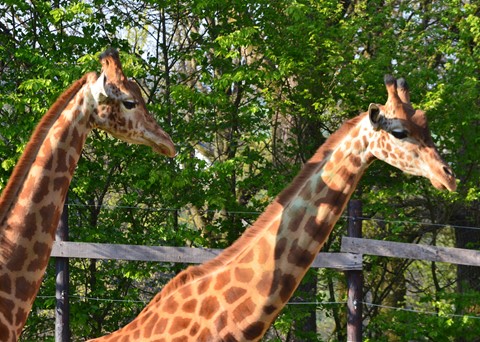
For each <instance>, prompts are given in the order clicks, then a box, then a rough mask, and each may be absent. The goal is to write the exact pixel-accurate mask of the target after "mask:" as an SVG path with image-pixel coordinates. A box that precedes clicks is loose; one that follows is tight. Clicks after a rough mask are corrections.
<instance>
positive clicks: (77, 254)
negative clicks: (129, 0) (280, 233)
mask: <svg viewBox="0 0 480 342" xmlns="http://www.w3.org/2000/svg"><path fill="white" fill-rule="evenodd" d="M221 252H222V250H221V249H208V248H189V247H166V246H138V245H121V244H105V243H87V242H70V241H55V243H54V244H53V249H52V254H51V256H52V257H63V258H84V259H113V260H132V261H156V262H175V263H189V264H200V263H203V262H205V261H207V260H210V259H213V258H214V257H215V256H217V255H218V254H220V253H221ZM312 267H315V268H335V269H339V270H342V271H349V270H361V269H362V257H361V256H359V255H357V254H351V253H319V254H318V255H317V257H316V259H315V261H314V262H313V264H312Z"/></svg>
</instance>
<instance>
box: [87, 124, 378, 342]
mask: <svg viewBox="0 0 480 342" xmlns="http://www.w3.org/2000/svg"><path fill="white" fill-rule="evenodd" d="M364 118H365V116H360V117H357V118H356V119H353V120H351V121H350V122H348V123H347V124H346V125H344V126H343V128H342V129H340V130H339V131H338V132H337V133H336V134H335V135H333V136H332V137H330V139H329V140H328V141H327V142H326V143H325V144H324V145H323V146H322V147H321V148H320V149H319V151H318V152H317V153H316V154H315V156H314V157H313V158H312V159H311V160H310V161H309V162H308V163H307V164H306V165H305V167H304V168H303V170H302V172H301V173H300V174H299V175H298V176H297V178H296V179H295V180H294V181H293V183H292V184H291V185H290V186H289V187H288V188H287V189H286V190H284V191H283V192H282V193H281V194H280V195H279V196H278V197H277V198H276V200H275V201H274V202H273V203H272V204H270V205H269V206H268V208H267V210H266V211H265V212H264V213H263V214H262V216H261V217H260V218H259V219H258V220H257V222H256V223H255V224H254V225H253V226H252V227H251V228H249V229H248V230H247V231H246V232H245V233H244V234H243V235H242V237H240V238H239V239H238V240H237V241H236V242H235V243H234V244H233V245H232V246H231V247H229V248H228V249H227V250H225V251H224V252H223V253H222V254H221V255H219V256H218V257H217V258H215V259H214V260H212V261H210V262H208V263H206V264H204V265H201V266H197V267H191V268H188V269H187V270H186V271H184V272H182V273H180V274H179V275H178V276H177V277H176V278H175V279H173V280H172V281H171V282H170V283H169V284H167V285H166V286H165V288H164V289H163V291H162V292H160V293H159V294H158V295H157V296H156V297H155V298H154V299H153V300H152V301H151V302H150V304H149V305H148V306H147V307H146V308H145V309H144V310H143V311H142V312H141V313H140V315H138V316H137V318H136V319H135V320H133V321H132V322H131V323H129V324H128V325H127V326H125V327H124V328H122V329H121V330H118V331H116V332H114V333H113V334H111V335H109V336H105V337H103V338H99V339H96V340H95V341H116V340H119V339H120V338H121V337H122V338H125V341H135V339H136V338H137V339H142V340H144V341H153V340H157V339H161V337H163V338H165V337H166V340H174V339H175V338H178V340H185V341H200V340H205V341H230V340H231V341H257V340H259V339H260V338H261V337H262V336H263V334H264V333H265V331H266V329H268V327H269V326H270V324H271V323H272V322H273V320H274V319H275V317H276V316H277V315H278V313H279V312H280V310H281V309H282V308H283V307H284V306H285V304H286V303H287V301H288V300H289V298H290V296H291V295H292V293H293V291H294V290H295V289H296V288H297V286H298V284H299V283H300V281H301V279H302V278H303V276H304V275H305V273H306V271H307V270H308V268H309V266H310V265H311V263H312V262H313V259H314V258H315V256H316V254H317V253H318V252H319V250H320V249H321V247H322V245H323V244H324V242H325V240H326V239H327V237H328V235H329V234H330V232H331V230H332V228H333V226H334V224H335V222H336V221H337V220H338V218H339V216H340V214H341V213H342V211H343V209H344V207H345V205H346V203H347V202H348V199H349V198H350V196H351V195H352V193H353V191H354V190H355V187H356V185H357V183H358V181H359V179H360V178H361V176H362V174H363V172H364V170H365V169H366V167H367V166H368V165H369V164H370V163H371V162H372V161H373V160H374V158H373V156H372V155H370V154H369V153H367V152H365V151H366V150H367V146H366V141H364V140H362V139H360V137H359V134H360V131H361V125H362V123H363V122H365V120H363V119H364ZM367 120H368V118H367ZM127 336H128V338H127Z"/></svg>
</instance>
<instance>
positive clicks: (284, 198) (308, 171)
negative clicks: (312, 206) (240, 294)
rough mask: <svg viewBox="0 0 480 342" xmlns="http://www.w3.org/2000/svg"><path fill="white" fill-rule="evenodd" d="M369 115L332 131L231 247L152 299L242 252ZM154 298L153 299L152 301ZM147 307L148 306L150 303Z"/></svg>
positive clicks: (207, 272) (167, 292)
mask: <svg viewBox="0 0 480 342" xmlns="http://www.w3.org/2000/svg"><path fill="white" fill-rule="evenodd" d="M365 115H366V113H362V114H360V115H359V116H357V117H354V118H353V119H350V120H348V121H346V122H345V123H344V124H343V125H342V126H341V127H340V128H339V129H338V130H337V131H336V132H334V133H333V134H332V135H330V136H329V137H328V139H327V141H325V143H324V144H322V146H320V148H319V149H318V150H317V151H316V152H315V154H314V155H313V157H312V158H310V159H309V160H308V161H307V163H306V164H305V165H304V166H303V168H302V170H301V171H300V173H299V174H298V175H297V176H296V177H295V178H294V180H293V181H292V182H291V183H290V185H289V186H288V187H287V188H286V189H284V190H283V191H282V192H281V193H280V194H279V195H278V196H277V197H276V198H275V200H274V201H273V202H272V203H270V204H269V205H268V206H267V208H266V209H265V211H264V212H263V213H262V214H261V215H260V217H259V218H258V219H257V220H256V221H255V222H254V223H253V224H252V226H251V227H249V228H247V230H246V231H245V233H244V234H243V235H242V236H241V237H240V238H239V239H238V240H237V241H235V242H234V243H233V244H232V245H231V246H230V247H228V248H227V249H225V250H224V251H223V252H222V253H221V254H219V255H218V256H217V257H215V258H214V259H212V260H209V261H207V262H206V263H204V264H201V265H197V266H190V267H188V268H187V269H185V270H184V271H182V272H180V273H179V274H178V275H177V276H176V277H175V278H173V279H172V280H171V281H170V282H169V283H167V284H166V285H165V286H164V288H163V289H162V291H161V292H160V293H159V294H157V295H156V297H155V299H154V300H153V301H159V300H161V299H162V298H164V297H167V296H168V295H170V294H171V293H173V292H174V291H176V290H177V289H178V288H180V287H181V286H183V285H186V284H187V283H189V282H191V281H195V280H197V279H199V278H201V277H203V276H205V275H207V274H209V273H211V272H214V271H215V270H217V269H218V268H220V267H222V266H224V265H226V264H228V262H229V261H230V260H232V258H234V257H235V256H236V255H238V253H239V252H241V251H242V250H244V249H245V247H248V246H250V245H251V244H250V243H251V242H252V240H253V239H254V238H255V237H256V236H258V233H259V232H261V231H262V230H263V228H264V226H265V225H266V224H268V223H269V222H270V221H271V218H272V217H274V216H276V215H278V214H279V213H280V212H281V211H282V210H283V207H284V206H285V204H287V203H288V202H289V200H290V199H291V198H292V197H293V196H294V195H295V194H296V192H297V191H298V190H297V189H299V188H300V185H301V184H303V183H304V182H305V181H306V180H307V179H309V178H310V177H311V175H312V174H313V173H314V172H316V171H317V170H318V168H319V167H320V166H322V167H323V164H324V163H325V161H326V160H328V158H329V157H330V154H331V151H332V149H333V148H334V147H335V146H336V145H337V144H338V143H339V142H340V141H341V140H342V138H343V137H344V136H345V135H347V133H348V132H350V130H351V129H352V128H353V127H355V126H356V125H357V123H358V122H359V121H360V120H361V119H362V118H363V117H364V116H365ZM153 301H152V302H153ZM147 307H148V306H147Z"/></svg>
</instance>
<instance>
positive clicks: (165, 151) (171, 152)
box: [151, 143, 177, 158]
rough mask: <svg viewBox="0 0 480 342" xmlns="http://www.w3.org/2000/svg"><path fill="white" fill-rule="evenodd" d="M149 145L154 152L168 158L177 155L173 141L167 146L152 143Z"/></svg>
mask: <svg viewBox="0 0 480 342" xmlns="http://www.w3.org/2000/svg"><path fill="white" fill-rule="evenodd" d="M151 147H152V149H153V151H155V152H156V153H158V154H162V155H165V156H167V157H170V158H173V157H175V156H176V155H177V151H176V150H175V146H174V145H173V143H171V144H170V145H168V146H167V145H157V144H154V145H151Z"/></svg>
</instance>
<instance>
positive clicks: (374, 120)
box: [368, 103, 384, 131]
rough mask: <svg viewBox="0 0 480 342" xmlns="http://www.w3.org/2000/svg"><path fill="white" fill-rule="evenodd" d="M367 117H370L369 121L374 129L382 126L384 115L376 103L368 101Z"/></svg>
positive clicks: (376, 129)
mask: <svg viewBox="0 0 480 342" xmlns="http://www.w3.org/2000/svg"><path fill="white" fill-rule="evenodd" d="M368 117H369V118H370V123H371V124H372V127H373V129H374V130H375V131H378V130H379V129H381V128H382V123H383V120H384V117H383V114H382V112H381V111H380V107H379V106H378V105H377V104H375V103H370V105H369V106H368Z"/></svg>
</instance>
